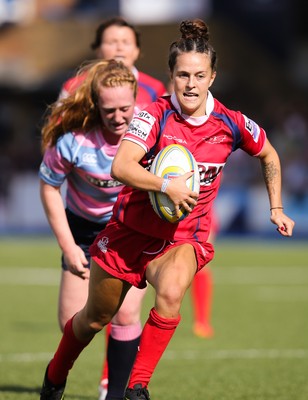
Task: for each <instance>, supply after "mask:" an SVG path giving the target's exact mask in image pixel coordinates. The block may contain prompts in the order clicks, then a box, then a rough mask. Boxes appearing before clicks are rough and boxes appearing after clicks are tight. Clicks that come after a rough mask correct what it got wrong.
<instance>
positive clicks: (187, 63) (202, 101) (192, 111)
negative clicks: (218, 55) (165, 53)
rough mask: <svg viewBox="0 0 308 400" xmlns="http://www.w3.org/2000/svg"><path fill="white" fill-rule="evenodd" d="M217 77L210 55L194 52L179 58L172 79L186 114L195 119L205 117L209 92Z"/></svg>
mask: <svg viewBox="0 0 308 400" xmlns="http://www.w3.org/2000/svg"><path fill="white" fill-rule="evenodd" d="M215 76H216V72H213V70H212V68H211V61H210V57H209V56H208V55H206V54H203V53H196V52H194V51H193V52H189V53H183V54H180V55H179V56H178V57H177V61H176V65H175V68H174V71H173V73H172V76H171V78H172V81H173V85H174V93H175V95H176V97H177V100H178V102H179V105H180V107H181V110H182V112H183V113H184V114H187V115H190V116H193V117H200V116H202V115H205V109H206V99H207V92H208V89H209V87H210V86H211V85H212V83H213V82H214V79H215Z"/></svg>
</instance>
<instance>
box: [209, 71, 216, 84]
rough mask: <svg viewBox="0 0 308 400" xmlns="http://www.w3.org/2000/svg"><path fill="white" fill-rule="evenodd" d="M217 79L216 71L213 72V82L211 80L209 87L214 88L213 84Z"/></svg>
mask: <svg viewBox="0 0 308 400" xmlns="http://www.w3.org/2000/svg"><path fill="white" fill-rule="evenodd" d="M215 78H216V71H213V73H212V76H211V80H210V84H209V87H211V86H212V84H213V82H214V81H215Z"/></svg>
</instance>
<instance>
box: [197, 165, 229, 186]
mask: <svg viewBox="0 0 308 400" xmlns="http://www.w3.org/2000/svg"><path fill="white" fill-rule="evenodd" d="M224 166H225V164H208V163H199V162H198V169H199V174H200V186H210V185H211V184H212V183H213V182H214V181H215V179H216V178H217V177H218V175H219V174H220V173H221V171H222V170H223V168H224Z"/></svg>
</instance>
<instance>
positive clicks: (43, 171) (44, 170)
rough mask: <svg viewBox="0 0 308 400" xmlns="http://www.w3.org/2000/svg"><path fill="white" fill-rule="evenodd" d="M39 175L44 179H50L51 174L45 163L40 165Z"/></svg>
mask: <svg viewBox="0 0 308 400" xmlns="http://www.w3.org/2000/svg"><path fill="white" fill-rule="evenodd" d="M40 173H41V174H42V175H43V176H45V177H46V178H51V175H52V172H51V170H50V169H49V168H48V167H47V165H46V164H45V163H42V164H41V165H40Z"/></svg>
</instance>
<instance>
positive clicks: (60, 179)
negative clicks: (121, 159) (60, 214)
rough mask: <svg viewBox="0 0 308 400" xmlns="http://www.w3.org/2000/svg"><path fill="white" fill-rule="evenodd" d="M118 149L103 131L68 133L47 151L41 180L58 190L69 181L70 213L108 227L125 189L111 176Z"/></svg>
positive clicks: (67, 194) (67, 197) (68, 198)
mask: <svg viewBox="0 0 308 400" xmlns="http://www.w3.org/2000/svg"><path fill="white" fill-rule="evenodd" d="M118 147H119V144H118V145H116V146H112V145H110V144H108V143H107V142H106V141H105V140H104V137H103V134H102V132H101V131H100V130H92V131H90V132H88V133H84V132H69V133H66V134H65V135H63V136H62V137H60V138H59V140H58V141H57V143H56V145H55V146H54V147H52V148H49V149H47V150H46V152H45V154H44V157H43V161H42V163H41V166H40V170H39V176H40V178H41V179H42V180H44V181H45V182H46V183H48V184H50V185H52V186H55V187H60V186H61V185H62V184H63V183H64V181H65V180H66V181H67V190H66V195H65V200H66V205H67V207H68V208H69V210H70V211H72V212H73V213H74V214H76V215H78V216H80V217H82V218H85V219H87V220H89V221H94V222H97V223H106V222H108V220H109V218H110V216H111V214H112V207H113V205H114V202H115V201H116V198H117V196H118V194H119V192H120V190H121V189H122V188H123V185H122V184H121V183H120V182H118V181H116V180H114V179H113V178H111V176H110V170H111V164H112V161H113V158H114V156H115V153H116V151H117V149H118Z"/></svg>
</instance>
